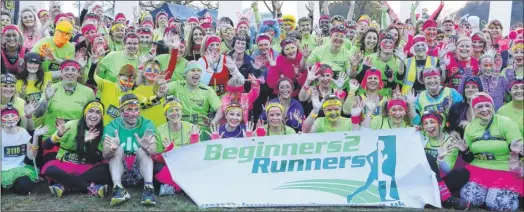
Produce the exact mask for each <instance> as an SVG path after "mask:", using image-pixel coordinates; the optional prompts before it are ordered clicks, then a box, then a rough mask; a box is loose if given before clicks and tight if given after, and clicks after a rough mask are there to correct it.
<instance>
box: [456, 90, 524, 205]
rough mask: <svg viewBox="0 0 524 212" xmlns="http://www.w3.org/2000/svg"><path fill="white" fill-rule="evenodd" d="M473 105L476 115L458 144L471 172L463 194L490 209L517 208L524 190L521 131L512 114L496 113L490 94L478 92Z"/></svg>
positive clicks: (475, 203)
mask: <svg viewBox="0 0 524 212" xmlns="http://www.w3.org/2000/svg"><path fill="white" fill-rule="evenodd" d="M471 106H472V107H473V109H474V111H475V118H474V119H473V120H472V121H471V123H469V124H468V126H467V127H466V129H465V131H464V142H458V143H457V144H456V146H457V148H458V149H459V150H460V154H461V155H462V158H463V159H464V161H466V162H469V164H468V165H466V169H468V170H469V172H470V178H469V182H468V183H467V184H466V185H465V186H464V187H462V189H461V191H460V196H461V197H462V198H464V199H467V200H469V201H471V203H472V204H473V205H475V206H482V205H484V204H485V205H486V206H487V207H488V208H489V209H490V210H513V211H514V210H517V209H518V207H519V202H520V203H522V197H523V194H524V185H523V183H522V177H523V176H522V172H520V169H522V167H519V166H521V164H520V165H519V157H521V156H522V155H524V147H523V142H522V135H521V134H520V131H519V129H518V127H517V125H516V124H515V123H514V122H513V121H511V119H510V118H507V117H504V116H501V115H498V114H495V111H494V103H493V99H492V98H491V96H489V94H487V93H484V92H481V93H478V94H476V95H475V96H474V97H473V98H472V99H471ZM519 155H520V156H519ZM514 159H516V160H514ZM510 161H512V162H511V163H510Z"/></svg>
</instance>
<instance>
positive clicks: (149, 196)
mask: <svg viewBox="0 0 524 212" xmlns="http://www.w3.org/2000/svg"><path fill="white" fill-rule="evenodd" d="M154 192H155V189H154V188H153V187H151V186H144V192H143V193H142V202H141V203H142V205H156V200H155V194H154Z"/></svg>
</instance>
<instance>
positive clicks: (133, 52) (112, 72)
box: [96, 33, 140, 82]
mask: <svg viewBox="0 0 524 212" xmlns="http://www.w3.org/2000/svg"><path fill="white" fill-rule="evenodd" d="M139 44H140V37H139V36H138V34H136V33H128V34H126V36H125V37H124V50H123V51H114V52H110V53H109V54H107V55H106V56H105V57H104V58H103V59H102V60H100V62H99V63H98V66H97V71H96V74H97V75H98V76H99V77H100V78H102V79H106V80H109V81H111V82H117V80H118V71H119V70H120V69H121V68H122V67H123V66H125V65H127V64H130V65H132V66H133V67H134V68H135V69H137V67H138V64H139V59H138V47H139Z"/></svg>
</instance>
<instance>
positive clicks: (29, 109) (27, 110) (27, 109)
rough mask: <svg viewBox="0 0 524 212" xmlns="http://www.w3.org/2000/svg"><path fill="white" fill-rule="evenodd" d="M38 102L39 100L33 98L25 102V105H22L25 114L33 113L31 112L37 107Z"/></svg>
mask: <svg viewBox="0 0 524 212" xmlns="http://www.w3.org/2000/svg"><path fill="white" fill-rule="evenodd" d="M38 104H39V102H38V101H36V100H33V101H31V102H29V103H26V104H25V107H24V113H25V115H26V116H27V115H29V116H30V115H33V113H34V112H35V110H36V108H38Z"/></svg>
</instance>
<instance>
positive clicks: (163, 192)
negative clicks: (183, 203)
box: [158, 184, 176, 196]
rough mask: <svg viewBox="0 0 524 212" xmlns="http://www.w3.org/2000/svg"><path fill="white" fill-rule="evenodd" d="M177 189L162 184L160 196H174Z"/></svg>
mask: <svg viewBox="0 0 524 212" xmlns="http://www.w3.org/2000/svg"><path fill="white" fill-rule="evenodd" d="M175 193H176V192H175V187H173V186H171V185H168V184H162V185H160V192H158V195H159V196H167V195H174V194H175Z"/></svg>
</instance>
